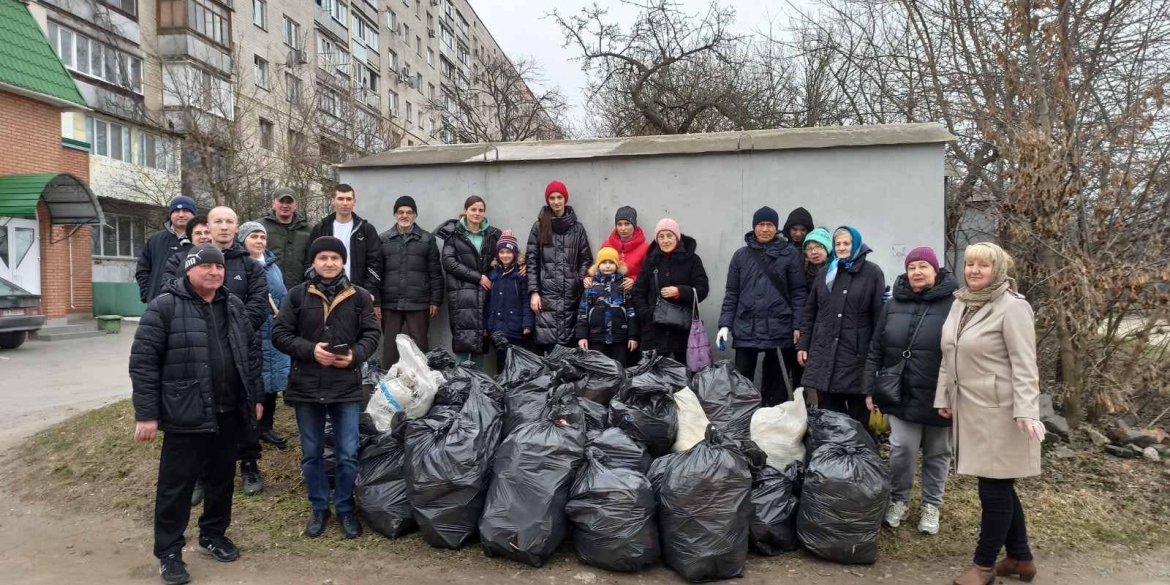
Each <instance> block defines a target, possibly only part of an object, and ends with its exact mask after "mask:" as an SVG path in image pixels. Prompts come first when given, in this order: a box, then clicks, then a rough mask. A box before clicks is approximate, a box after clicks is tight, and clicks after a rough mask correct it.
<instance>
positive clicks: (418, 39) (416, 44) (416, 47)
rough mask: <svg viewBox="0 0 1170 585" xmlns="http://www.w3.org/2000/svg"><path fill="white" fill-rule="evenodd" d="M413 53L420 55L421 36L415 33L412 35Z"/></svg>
mask: <svg viewBox="0 0 1170 585" xmlns="http://www.w3.org/2000/svg"><path fill="white" fill-rule="evenodd" d="M414 53H415V54H416V55H418V56H419V57H422V37H420V36H417V35H416V36H415V37H414Z"/></svg>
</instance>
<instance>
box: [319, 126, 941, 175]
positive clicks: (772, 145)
mask: <svg viewBox="0 0 1170 585" xmlns="http://www.w3.org/2000/svg"><path fill="white" fill-rule="evenodd" d="M953 140H955V137H954V136H953V135H951V133H950V132H947V130H946V128H943V127H942V126H941V125H939V124H933V123H928V124H883V125H872V126H834V127H819V128H782V129H777V130H747V131H743V132H717V133H711V134H674V135H664V136H636V137H633V138H596V139H589V140H547V141H531V142H498V143H478V144H449V145H447V144H444V145H437V146H407V147H404V148H396V149H394V150H390V151H386V152H384V153H382V154H376V155H373V156H368V157H366V158H362V159H358V160H355V161H351V162H348V163H345V164H343V165H341V168H350V169H352V168H371V167H409V166H429V165H454V164H475V163H495V162H529V161H548V160H572V159H596V158H609V157H626V156H671V155H693V154H706V153H736V152H751V151H767V150H802V149H819V148H846V147H858V146H893V145H899V144H934V143H940V142H951V141H953Z"/></svg>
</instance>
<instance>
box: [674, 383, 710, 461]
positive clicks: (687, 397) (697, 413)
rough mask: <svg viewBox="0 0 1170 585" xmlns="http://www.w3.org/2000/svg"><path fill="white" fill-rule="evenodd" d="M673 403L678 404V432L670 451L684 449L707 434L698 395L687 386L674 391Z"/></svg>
mask: <svg viewBox="0 0 1170 585" xmlns="http://www.w3.org/2000/svg"><path fill="white" fill-rule="evenodd" d="M674 403H675V404H676V405H678V434H677V435H675V438H674V445H672V446H671V448H670V452H671V453H678V452H679V451H686V450H687V449H690V448H691V447H694V446H695V444H696V443H698V442H699V441H702V440H703V437H705V436H706V434H707V425H708V424H710V422H709V421H708V420H707V413H705V412H703V405H702V404H700V403H699V397H698V396H696V395H695V392H694V391H693V390H691V389H690V388H689V387H687V388H683V389H682V390H679V391H678V392H675V393H674Z"/></svg>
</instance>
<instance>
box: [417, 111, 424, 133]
mask: <svg viewBox="0 0 1170 585" xmlns="http://www.w3.org/2000/svg"><path fill="white" fill-rule="evenodd" d="M422 120H423V109H422V108H419V109H418V129H419V130H422V129H423V122H422Z"/></svg>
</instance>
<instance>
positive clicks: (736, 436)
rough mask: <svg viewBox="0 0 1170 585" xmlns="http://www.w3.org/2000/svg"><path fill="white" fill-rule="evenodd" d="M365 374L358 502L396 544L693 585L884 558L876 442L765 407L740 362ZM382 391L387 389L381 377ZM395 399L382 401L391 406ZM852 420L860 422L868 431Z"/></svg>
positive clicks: (584, 362) (564, 355) (425, 366)
mask: <svg viewBox="0 0 1170 585" xmlns="http://www.w3.org/2000/svg"><path fill="white" fill-rule="evenodd" d="M397 342H398V343H399V351H400V353H401V354H402V355H403V360H402V361H401V362H400V363H399V364H395V365H394V367H392V368H391V369H390V370H389V371H387V372H381V371H380V370H377V369H376V368H369V370H368V371H366V372H364V373H363V377H364V379H365V380H366V381H367V383H368V384H369V385H371V386H374V389H373V396H372V398H371V400H370V402H369V406H368V407H367V409H366V412H367V414H368V415H369V419H370V421H371V424H370V425H369V426H370V427H372V428H369V429H364V431H365V430H368V431H372V432H368V433H367V432H364V434H363V439H362V448H361V450H360V452H359V470H358V478H357V482H356V486H355V491H356V497H357V500H358V503H359V506H360V508H361V514H362V517H363V519H364V520H365V522H366V524H367V525H368V526H370V527H371V528H372V529H373V530H375V531H377V532H379V533H381V534H383V535H385V536H387V537H389V538H399V537H401V536H404V535H406V534H408V533H410V532H413V531H415V530H417V531H419V532H421V535H422V538H423V539H424V540H425V541H426V542H428V543H429V544H431V545H432V546H435V547H440V548H460V547H463V546H466V545H468V544H472V543H474V542H475V541H477V540H478V542H479V544H480V546H482V547H483V550H484V552H485V554H487V555H489V556H498V557H503V558H508V559H512V560H515V561H517V562H521V563H525V564H528V565H532V566H534V567H540V566H543V565H544V564H545V563H547V562H548V560H549V558H550V557H551V556H552V555H554V554H555V553H556V551H557V549H558V548H560V547H561V546H562V545H566V546H568V545H569V544H570V543H571V546H572V549H573V550H574V551H575V552H576V555H577V557H578V559H579V560H580V561H581V562H582V563H584V564H588V565H591V566H595V567H599V568H603V569H606V570H611V571H620V572H634V571H639V570H642V569H645V568H647V567H650V566H653V565H655V564H656V563H658V562H659V561H661V562H663V563H664V564H665V565H666V566H668V567H670V568H671V569H672V570H674V571H675V572H677V573H678V574H679V575H681V576H682V577H683V578H685V579H687V580H690V581H710V580H716V579H727V578H733V577H739V576H741V575H742V574H743V572H744V567H745V564H746V561H747V555H748V552H749V551H755V552H756V553H758V554H761V555H768V556H773V555H778V554H782V553H784V552H787V551H793V550H796V549H798V548H800V547H804V548H806V549H808V550H809V551H810V552H811V553H812V554H815V555H817V556H820V557H822V558H825V559H829V560H832V561H836V562H841V563H871V562H873V561H874V560H876V556H877V544H876V542H877V532H878V527H879V526H880V522H881V517H882V515H883V514H884V511H885V505H886V499H887V498H888V495H889V480H888V477H887V475H886V471H885V467H884V464H883V463H882V461H881V459H880V458H879V457H878V455H877V450H876V446H875V445H874V444H873V441H872V439H871V438H870V436H869V434H868V432H866V431H865V429H863V428H860V425H856V423H853V425H851V424H850V423H851V422H852V421H851V420H850V419H848V418H847V417H845V416H844V415H839V414H837V413H831V412H826V411H819V410H813V411H811V412H810V411H807V410H806V407H805V404H804V398H803V393H802V392H800V391H798V392H797V393H796V400H795V401H793V402H790V403H786V404H783V405H780V406H776V407H772V408H760V394H759V391H758V390H757V389H756V388H755V387H754V386H753V385H752V383H751V381H750V380H748V379H747V378H744V377H743V376H741V375H739V374H738V372H736V371H735V369H734V367H733V366H732V365H731V364H730V363H728V362H720V363H717V364H714V365H712V366H710V367H708V368H706V369H704V370H702V371H700V372H697V373H695V374H694V376H693V377H692V376H690V374H689V373H688V372H687V369H686V367H685V366H684V365H682V364H680V363H678V362H677V361H675V360H673V359H670V358H669V357H667V356H662V355H658V354H656V353H655V352H645V354H644V357H643V359H642V360H641V361H640V362H639V363H638V364H636V365H634V366H631V367H629V368H624V367H622V365H621V364H619V363H617V362H615V361H614V360H611V359H609V358H608V357H606V356H604V355H603V354H601V353H599V352H596V351H589V350H583V349H577V348H556V349H554V350H553V351H551V352H550V353H549V354H548V355H546V356H543V357H542V356H538V355H536V354H533V353H532V352H529V351H527V350H525V349H523V348H520V347H515V346H511V347H509V348H508V349H507V358H506V360H505V363H504V364H503V369H502V371H501V372H500V375H499V376H496V377H495V378H493V377H491V376H488V375H487V374H485V373H483V372H481V371H479V370H478V369H477V368H476V367H475V366H474V365H472V364H471V363H469V362H468V363H463V364H456V362H455V359H454V356H452V355H451V354H450V352H447V351H445V350H436V351H433V352H430V353H429V354H426V355H423V354H422V353H421V352H420V351H418V349H417V347H415V346H414V345H413V342H411V341H410V340H409V338H406V337H405V336H400V337H399V338H398V340H397ZM375 381H376V382H377V384H376V385H375V384H374V382H375ZM379 396H381V398H379ZM854 425H856V427H855V426H854Z"/></svg>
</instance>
